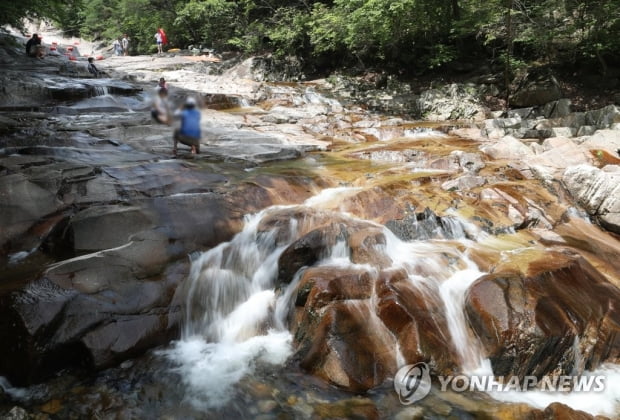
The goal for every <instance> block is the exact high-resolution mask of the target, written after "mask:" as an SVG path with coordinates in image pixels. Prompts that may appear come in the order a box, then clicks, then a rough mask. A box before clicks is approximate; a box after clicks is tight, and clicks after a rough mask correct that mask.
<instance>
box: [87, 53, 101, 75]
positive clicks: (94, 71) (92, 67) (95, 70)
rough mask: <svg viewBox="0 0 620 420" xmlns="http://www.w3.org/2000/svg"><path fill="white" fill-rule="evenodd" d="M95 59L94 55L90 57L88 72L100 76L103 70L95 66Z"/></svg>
mask: <svg viewBox="0 0 620 420" xmlns="http://www.w3.org/2000/svg"><path fill="white" fill-rule="evenodd" d="M94 61H95V59H94V58H93V57H88V72H89V73H90V74H92V75H93V76H95V77H99V76H100V75H101V72H100V71H99V69H98V68H97V66H95V63H94Z"/></svg>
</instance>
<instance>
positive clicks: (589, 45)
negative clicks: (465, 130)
mask: <svg viewBox="0 0 620 420" xmlns="http://www.w3.org/2000/svg"><path fill="white" fill-rule="evenodd" d="M619 9H620V8H619V7H618V4H617V0H588V1H585V0H581V1H580V0H484V1H483V0H444V1H437V0H321V1H312V0H69V1H62V0H21V1H20V2H19V3H18V2H4V5H3V8H1V9H0V23H9V24H13V25H17V26H19V24H20V22H21V18H22V17H24V16H30V17H47V18H51V19H53V20H55V21H56V22H58V23H59V25H60V26H61V27H62V28H63V29H65V30H67V31H69V32H71V33H72V34H78V33H80V34H81V35H83V36H86V37H90V38H92V39H101V40H107V41H110V42H111V40H112V39H113V38H115V37H117V36H120V35H121V34H123V33H128V34H129V35H130V37H131V38H132V40H133V46H134V48H135V51H136V52H140V53H147V52H153V51H154V48H155V47H154V38H153V35H154V33H155V31H156V30H157V28H158V27H164V28H165V29H166V32H167V33H168V37H169V39H170V42H171V46H175V47H181V48H185V47H187V46H188V45H190V44H192V45H196V46H198V45H202V46H205V47H212V48H215V49H218V50H224V49H237V50H240V51H243V52H247V53H262V52H272V53H274V54H275V55H276V56H285V55H291V54H294V55H301V56H303V57H304V58H305V60H306V61H313V60H314V61H315V62H320V63H323V64H324V65H333V66H356V67H361V68H370V67H373V68H385V69H388V70H391V71H405V72H406V71H414V72H423V71H425V70H427V69H432V68H438V67H441V66H444V65H446V64H448V63H450V62H452V61H457V60H461V61H463V60H467V59H468V58H470V57H471V56H472V55H474V54H484V55H485V56H486V57H487V58H489V59H490V60H491V62H495V63H497V64H498V65H500V64H501V65H505V66H506V67H509V66H508V64H509V63H510V64H511V66H510V67H509V68H511V69H512V68H514V67H515V66H518V65H519V63H525V62H532V61H537V62H540V63H546V64H553V63H570V64H574V65H577V64H579V63H586V62H587V63H596V64H597V65H598V68H599V69H600V71H601V72H605V71H607V68H608V66H609V65H610V64H614V65H616V64H620V63H618V62H617V60H619V59H618V57H620V42H618V39H620V10H619ZM614 60H615V61H614Z"/></svg>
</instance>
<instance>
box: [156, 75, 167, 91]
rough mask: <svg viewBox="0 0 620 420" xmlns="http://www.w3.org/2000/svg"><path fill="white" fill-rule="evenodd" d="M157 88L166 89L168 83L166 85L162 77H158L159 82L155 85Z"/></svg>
mask: <svg viewBox="0 0 620 420" xmlns="http://www.w3.org/2000/svg"><path fill="white" fill-rule="evenodd" d="M157 87H159V88H164V89H168V83H166V79H164V78H163V77H160V78H159V82H158V83H157Z"/></svg>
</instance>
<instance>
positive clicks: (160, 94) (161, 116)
mask: <svg viewBox="0 0 620 420" xmlns="http://www.w3.org/2000/svg"><path fill="white" fill-rule="evenodd" d="M170 114H171V112H170V105H169V104H168V89H166V88H164V87H160V88H157V96H156V97H155V101H154V102H153V109H151V115H152V116H153V118H154V119H155V121H157V122H158V123H160V124H167V125H170V123H171V118H170Z"/></svg>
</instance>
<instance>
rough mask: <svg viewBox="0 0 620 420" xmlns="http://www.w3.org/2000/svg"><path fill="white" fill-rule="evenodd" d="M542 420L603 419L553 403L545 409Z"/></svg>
mask: <svg viewBox="0 0 620 420" xmlns="http://www.w3.org/2000/svg"><path fill="white" fill-rule="evenodd" d="M544 418H545V419H550V420H556V419H557V420H560V419H562V420H564V419H566V420H593V419H595V418H596V419H599V420H603V419H604V418H605V417H602V416H596V417H594V416H592V415H590V414H588V413H586V412H583V411H581V410H574V409H572V408H570V407H569V406H567V405H565V404H562V403H559V402H555V403H553V404H549V405H548V406H547V408H545V411H544Z"/></svg>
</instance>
